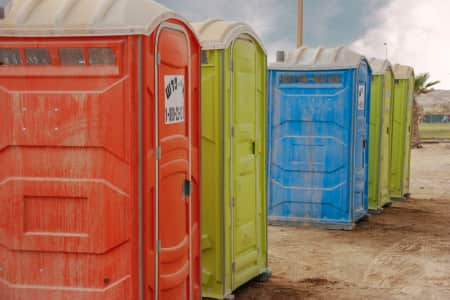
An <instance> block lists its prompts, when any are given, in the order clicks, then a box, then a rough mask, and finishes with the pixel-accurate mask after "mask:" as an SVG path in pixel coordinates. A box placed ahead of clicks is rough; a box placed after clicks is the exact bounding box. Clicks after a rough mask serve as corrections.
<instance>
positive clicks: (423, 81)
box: [412, 73, 440, 147]
mask: <svg viewBox="0 0 450 300" xmlns="http://www.w3.org/2000/svg"><path fill="white" fill-rule="evenodd" d="M439 83H440V81H437V80H436V81H430V73H421V74H419V75H417V76H416V78H415V82H414V102H413V120H412V121H413V124H412V125H413V128H412V144H413V146H418V147H419V146H420V137H419V119H420V117H421V114H422V110H421V108H420V106H419V103H418V102H417V99H416V97H417V96H419V95H423V94H428V93H431V92H432V91H434V88H433V87H434V86H435V85H437V84H439Z"/></svg>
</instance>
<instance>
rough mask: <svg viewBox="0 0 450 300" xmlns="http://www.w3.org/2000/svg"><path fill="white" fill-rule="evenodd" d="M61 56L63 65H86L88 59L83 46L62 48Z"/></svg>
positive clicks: (60, 50)
mask: <svg viewBox="0 0 450 300" xmlns="http://www.w3.org/2000/svg"><path fill="white" fill-rule="evenodd" d="M59 58H60V60H61V64H62V65H85V64H86V59H85V57H84V53H83V49H82V48H60V49H59Z"/></svg>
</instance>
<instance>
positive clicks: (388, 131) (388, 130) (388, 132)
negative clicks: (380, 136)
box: [386, 127, 391, 135]
mask: <svg viewBox="0 0 450 300" xmlns="http://www.w3.org/2000/svg"><path fill="white" fill-rule="evenodd" d="M386 133H387V134H388V135H389V134H390V133H391V130H390V128H389V127H388V128H386Z"/></svg>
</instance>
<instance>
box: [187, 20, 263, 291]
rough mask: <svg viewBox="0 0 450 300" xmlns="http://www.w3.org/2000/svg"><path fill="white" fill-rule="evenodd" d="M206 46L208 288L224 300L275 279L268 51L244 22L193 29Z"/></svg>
mask: <svg viewBox="0 0 450 300" xmlns="http://www.w3.org/2000/svg"><path fill="white" fill-rule="evenodd" d="M192 25H193V27H194V29H195V31H196V32H197V34H198V36H199V39H200V42H201V46H202V68H201V69H202V182H203V185H202V224H203V226H202V284H203V295H204V296H205V297H208V298H216V299H223V298H225V297H229V296H231V294H232V293H233V291H234V290H235V289H236V288H238V287H239V286H241V285H242V284H244V283H246V282H248V281H249V280H251V279H253V278H255V277H259V278H260V279H263V278H264V277H268V275H269V272H268V267H267V223H266V218H267V214H266V194H265V186H266V173H265V164H266V146H265V145H266V108H265V107H266V76H267V75H266V72H267V64H266V53H265V50H264V48H263V46H262V43H261V41H260V39H259V38H258V36H257V35H256V34H255V33H254V31H253V30H252V29H251V28H250V27H249V26H248V25H247V24H244V23H239V22H226V21H222V20H208V21H205V22H200V23H193V24H192Z"/></svg>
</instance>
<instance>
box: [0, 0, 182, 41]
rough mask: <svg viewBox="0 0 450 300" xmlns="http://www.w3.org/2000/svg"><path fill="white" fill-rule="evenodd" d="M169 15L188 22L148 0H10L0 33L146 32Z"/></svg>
mask: <svg viewBox="0 0 450 300" xmlns="http://www.w3.org/2000/svg"><path fill="white" fill-rule="evenodd" d="M171 18H174V19H178V20H181V21H183V22H185V23H186V24H188V22H187V20H185V19H184V18H183V17H182V16H180V15H178V14H176V13H174V12H173V11H171V10H169V9H168V8H166V7H165V6H163V5H161V4H159V3H157V2H155V1H152V0H12V6H11V8H10V10H9V11H8V13H7V14H6V18H5V19H2V20H0V36H24V37H26V36H42V37H45V36H112V35H130V34H133V35H137V34H144V35H149V34H151V33H152V31H153V30H154V29H155V27H156V26H158V24H160V23H161V22H164V21H165V20H167V19H171ZM188 26H190V25H188Z"/></svg>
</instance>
